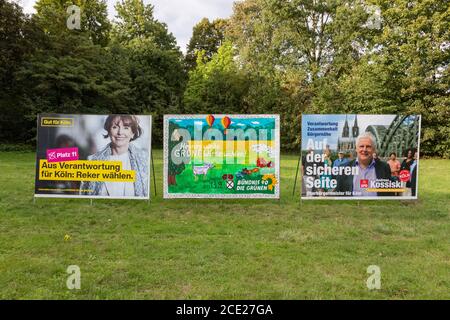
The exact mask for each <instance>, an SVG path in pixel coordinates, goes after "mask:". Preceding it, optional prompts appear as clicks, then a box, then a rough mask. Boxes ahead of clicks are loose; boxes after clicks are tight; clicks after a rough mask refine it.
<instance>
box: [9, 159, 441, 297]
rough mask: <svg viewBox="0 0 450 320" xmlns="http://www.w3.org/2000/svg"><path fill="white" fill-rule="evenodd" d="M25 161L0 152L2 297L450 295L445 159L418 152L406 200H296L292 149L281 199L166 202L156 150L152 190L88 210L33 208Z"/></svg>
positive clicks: (77, 204) (59, 205)
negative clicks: (415, 179) (74, 274)
mask: <svg viewBox="0 0 450 320" xmlns="http://www.w3.org/2000/svg"><path fill="white" fill-rule="evenodd" d="M34 161H35V160H34V154H33V153H1V154H0V168H1V174H0V185H1V186H2V187H1V188H0V298H2V299H128V298H131V299H336V298H338V299H359V298H362V299H424V298H437V299H450V215H449V211H450V187H449V186H450V161H449V160H423V161H421V166H420V177H419V184H420V187H419V199H420V200H419V201H416V202H415V201H411V202H407V201H359V202H358V201H353V202H352V201H330V200H325V201H300V199H299V193H300V189H298V192H297V195H296V196H295V197H292V195H291V193H292V186H293V182H294V174H295V169H296V165H297V157H296V156H282V161H281V186H282V190H281V200H280V201H276V200H201V199H198V200H195V199H192V200H182V199H177V200H163V199H162V197H161V193H162V166H163V165H162V151H161V150H157V151H155V169H156V175H157V192H158V196H157V197H156V198H155V197H153V198H152V201H151V202H150V203H148V202H147V201H122V200H120V201H117V200H94V202H93V205H92V206H91V205H90V201H89V200H82V199H42V198H39V199H37V200H36V203H35V204H33V190H34V172H35V170H34ZM66 234H68V235H70V236H71V238H70V240H68V241H65V240H64V236H65V235H66ZM69 265H78V266H79V267H80V268H81V290H68V289H67V287H66V280H67V277H68V274H67V273H66V269H67V267H68V266H69ZM369 265H377V266H379V267H380V268H381V272H382V274H381V281H382V284H381V285H382V288H381V290H372V291H370V290H368V289H367V287H366V280H367V278H368V277H369V274H367V267H368V266H369Z"/></svg>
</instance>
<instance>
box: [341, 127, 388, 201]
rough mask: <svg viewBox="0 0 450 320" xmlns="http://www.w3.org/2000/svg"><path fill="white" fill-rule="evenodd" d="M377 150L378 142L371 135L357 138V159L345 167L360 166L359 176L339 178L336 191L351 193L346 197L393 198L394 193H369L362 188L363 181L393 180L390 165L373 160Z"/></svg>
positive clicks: (362, 135) (364, 134)
mask: <svg viewBox="0 0 450 320" xmlns="http://www.w3.org/2000/svg"><path fill="white" fill-rule="evenodd" d="M376 150H377V144H376V140H375V137H374V136H373V135H372V134H371V133H369V132H365V133H363V134H361V135H360V136H359V137H358V138H356V153H357V158H356V159H355V160H352V161H350V162H348V163H346V164H344V165H343V166H345V167H355V166H358V167H359V169H358V174H357V175H340V176H337V177H336V180H337V187H336V190H335V191H338V192H347V193H348V192H350V193H351V194H344V196H361V197H370V196H375V197H376V196H392V195H393V193H388V192H368V191H367V188H366V187H362V186H361V180H367V181H371V180H376V179H386V180H390V178H391V168H390V167H389V165H388V164H387V163H386V162H384V161H382V160H380V159H376V160H375V159H374V158H373V154H374V153H375V152H376Z"/></svg>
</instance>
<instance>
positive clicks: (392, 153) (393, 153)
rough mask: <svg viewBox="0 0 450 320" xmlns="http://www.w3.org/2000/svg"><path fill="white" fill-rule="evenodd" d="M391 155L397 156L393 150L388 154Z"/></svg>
mask: <svg viewBox="0 0 450 320" xmlns="http://www.w3.org/2000/svg"><path fill="white" fill-rule="evenodd" d="M392 155H394V156H395V157H396V156H397V154H396V153H395V152H391V154H390V155H389V157H390V156H392Z"/></svg>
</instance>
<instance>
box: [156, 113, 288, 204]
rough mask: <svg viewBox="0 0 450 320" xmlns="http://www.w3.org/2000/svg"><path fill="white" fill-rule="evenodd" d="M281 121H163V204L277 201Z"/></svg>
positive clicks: (211, 118)
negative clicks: (166, 200) (215, 200)
mask: <svg viewBox="0 0 450 320" xmlns="http://www.w3.org/2000/svg"><path fill="white" fill-rule="evenodd" d="M279 123H280V122H279V116H278V115H219V114H210V115H207V114H206V115H166V116H164V198H279V195H280V188H279V180H280V179H279V172H280V169H279V168H280V156H279V154H280V125H279Z"/></svg>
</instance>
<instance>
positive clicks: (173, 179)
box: [168, 122, 186, 185]
mask: <svg viewBox="0 0 450 320" xmlns="http://www.w3.org/2000/svg"><path fill="white" fill-rule="evenodd" d="M178 128H180V127H179V126H178V125H176V124H174V123H171V122H169V133H170V134H172V133H173V132H174V131H175V130H176V129H178ZM181 139H182V138H181V137H180V140H178V141H172V139H171V137H170V138H169V150H168V152H169V166H168V170H169V172H168V183H169V185H176V184H177V175H179V174H181V173H182V172H183V171H184V169H185V168H186V165H185V164H184V162H182V163H180V164H176V163H174V161H173V159H172V150H173V149H174V148H175V146H176V145H178V144H179V143H180V142H182V140H181Z"/></svg>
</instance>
